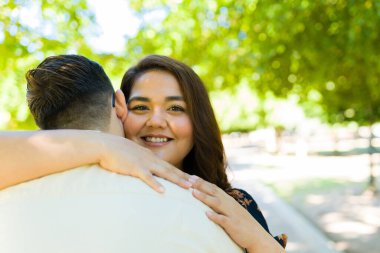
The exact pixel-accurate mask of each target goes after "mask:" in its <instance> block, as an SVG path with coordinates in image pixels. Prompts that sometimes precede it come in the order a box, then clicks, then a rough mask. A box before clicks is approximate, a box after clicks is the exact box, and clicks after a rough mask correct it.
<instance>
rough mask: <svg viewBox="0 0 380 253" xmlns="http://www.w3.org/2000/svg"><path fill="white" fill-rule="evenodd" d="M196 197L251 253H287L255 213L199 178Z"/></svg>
mask: <svg viewBox="0 0 380 253" xmlns="http://www.w3.org/2000/svg"><path fill="white" fill-rule="evenodd" d="M190 181H191V182H192V184H193V185H192V188H193V189H194V190H193V196H194V197H195V198H197V199H199V200H200V201H202V202H203V203H205V204H206V205H208V206H209V207H210V208H211V209H213V212H212V211H208V212H207V213H206V215H207V217H208V218H209V219H210V220H212V221H213V222H215V223H216V224H218V225H220V226H221V227H222V228H223V229H224V230H225V231H226V233H227V234H228V235H229V236H230V237H231V238H232V240H234V241H235V243H236V244H238V245H239V246H240V247H243V248H245V249H246V250H247V251H248V252H249V253H256V252H257V253H259V252H266V253H283V252H285V249H284V248H283V247H281V245H280V244H279V243H278V242H277V241H276V240H275V239H274V238H273V237H272V236H271V235H270V234H269V233H268V231H266V230H265V229H264V228H263V227H262V226H261V225H260V223H259V222H257V220H256V219H254V218H253V217H252V216H251V214H250V213H249V212H248V211H247V210H246V209H244V208H243V207H242V206H241V205H240V204H239V203H238V202H237V201H236V200H235V199H234V198H233V197H231V196H230V195H228V194H227V193H226V192H224V191H223V190H222V189H220V188H219V187H217V186H216V185H214V184H211V183H209V182H207V181H205V180H203V179H201V178H199V177H197V176H191V177H190Z"/></svg>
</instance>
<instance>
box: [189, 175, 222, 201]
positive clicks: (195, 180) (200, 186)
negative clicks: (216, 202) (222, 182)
mask: <svg viewBox="0 0 380 253" xmlns="http://www.w3.org/2000/svg"><path fill="white" fill-rule="evenodd" d="M189 181H190V182H191V183H192V186H191V187H192V188H194V189H197V190H199V191H202V192H204V193H207V194H209V195H211V196H219V195H220V193H221V192H220V191H222V190H221V189H220V188H219V187H218V186H216V185H214V184H212V183H209V182H207V181H205V180H203V179H202V178H200V177H197V176H194V175H192V176H190V177H189Z"/></svg>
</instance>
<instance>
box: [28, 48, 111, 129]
mask: <svg viewBox="0 0 380 253" xmlns="http://www.w3.org/2000/svg"><path fill="white" fill-rule="evenodd" d="M25 77H26V81H27V101H28V106H29V109H30V111H31V113H32V115H33V117H34V119H35V121H36V124H37V125H38V126H39V127H40V128H41V129H60V128H66V129H67V128H71V129H96V130H102V131H105V130H107V128H108V126H109V123H110V115H111V114H110V113H111V102H110V99H111V96H112V94H113V92H114V89H113V87H112V84H111V81H110V79H109V78H108V76H107V75H106V73H105V72H104V70H103V68H102V67H101V66H100V65H99V64H98V63H96V62H94V61H91V60H89V59H87V58H86V57H84V56H80V55H58V56H50V57H47V58H46V59H45V60H44V61H42V62H41V63H40V64H39V65H38V66H37V68H35V69H31V70H29V71H28V72H27V73H26V76H25Z"/></svg>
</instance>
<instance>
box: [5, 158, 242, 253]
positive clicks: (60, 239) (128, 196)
mask: <svg viewBox="0 0 380 253" xmlns="http://www.w3.org/2000/svg"><path fill="white" fill-rule="evenodd" d="M158 180H159V181H160V182H161V183H162V184H163V185H164V187H165V189H166V191H165V193H164V194H160V193H157V192H155V191H154V190H152V189H151V188H150V187H148V186H147V185H146V184H145V183H143V182H142V181H141V180H140V179H137V178H132V177H128V176H122V175H118V174H115V173H111V172H108V171H105V170H103V169H101V168H99V167H98V166H95V165H94V166H86V167H80V168H77V169H73V170H69V171H66V172H63V173H57V174H54V175H50V176H46V177H43V178H40V179H36V180H33V181H30V182H26V183H22V184H19V185H16V186H13V187H10V188H7V189H5V190H2V191H0V251H1V253H53V252H54V253H59V252H62V253H86V252H88V253H119V252H120V253H126V252H158V253H161V252H162V253H164V252H165V253H170V252H181V253H186V252H189V253H190V252H196V253H202V252H208V253H209V252H215V253H216V252H217V253H223V252H226V253H227V252H228V253H234V252H240V253H241V252H243V250H242V249H241V248H240V247H238V246H237V245H236V244H235V243H234V242H233V241H232V239H231V238H230V237H229V236H228V235H227V234H226V233H225V232H224V230H223V229H222V228H220V227H219V226H218V225H216V224H214V223H213V222H212V221H210V220H209V219H208V218H207V217H206V215H205V212H206V210H210V208H209V207H207V206H206V205H204V204H203V203H201V202H200V201H198V200H197V199H195V198H194V197H193V196H192V195H191V191H190V190H185V189H182V188H180V187H178V186H177V185H174V184H172V183H170V182H168V181H166V180H163V179H161V178H159V179H158Z"/></svg>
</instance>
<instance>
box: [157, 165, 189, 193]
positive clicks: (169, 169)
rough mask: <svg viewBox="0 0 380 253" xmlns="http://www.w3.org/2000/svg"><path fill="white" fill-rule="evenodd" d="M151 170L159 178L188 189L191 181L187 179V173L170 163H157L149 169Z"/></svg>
mask: <svg viewBox="0 0 380 253" xmlns="http://www.w3.org/2000/svg"><path fill="white" fill-rule="evenodd" d="M151 172H152V173H153V174H154V175H156V176H158V177H161V178H164V179H166V180H168V181H170V182H172V183H174V184H176V185H179V186H180V187H182V188H185V189H189V188H190V186H191V183H190V182H189V181H188V178H189V175H188V174H187V173H185V172H183V171H181V170H179V169H177V168H176V167H174V166H171V165H169V164H168V165H163V166H160V165H157V166H155V167H154V168H152V169H151Z"/></svg>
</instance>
